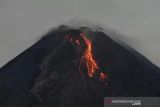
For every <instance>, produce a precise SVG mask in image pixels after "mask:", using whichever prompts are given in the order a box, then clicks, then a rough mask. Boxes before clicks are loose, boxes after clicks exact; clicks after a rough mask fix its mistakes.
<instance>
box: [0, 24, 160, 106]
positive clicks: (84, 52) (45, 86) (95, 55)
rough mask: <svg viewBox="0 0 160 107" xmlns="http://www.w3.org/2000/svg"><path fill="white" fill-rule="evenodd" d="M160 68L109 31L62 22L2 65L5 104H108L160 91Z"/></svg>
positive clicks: (0, 89) (0, 99) (0, 90)
mask: <svg viewBox="0 0 160 107" xmlns="http://www.w3.org/2000/svg"><path fill="white" fill-rule="evenodd" d="M159 81H160V69H159V68H158V67H157V66H156V65H154V64H153V63H152V62H150V61H149V60H148V59H147V58H145V57H144V56H142V55H141V54H139V53H138V52H137V51H135V50H134V49H132V48H130V47H129V46H127V45H126V46H124V45H121V44H120V43H118V42H117V41H114V40H113V39H111V38H110V37H109V36H108V35H107V34H106V33H104V32H103V31H98V30H97V31H93V30H91V29H90V28H87V27H80V28H73V27H68V26H60V27H58V28H56V29H54V30H51V31H50V32H48V33H47V34H46V35H45V36H43V37H42V38H41V39H40V40H39V41H38V42H37V43H35V44H34V45H33V46H31V47H30V48H28V49H27V50H26V51H24V52H23V53H21V54H20V55H18V56H17V57H16V58H14V59H13V60H11V61H10V62H8V63H7V64H6V65H5V66H3V67H2V68H1V69H0V106H1V107H103V106H104V97H160V84H159Z"/></svg>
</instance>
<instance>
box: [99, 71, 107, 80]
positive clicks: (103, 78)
mask: <svg viewBox="0 0 160 107" xmlns="http://www.w3.org/2000/svg"><path fill="white" fill-rule="evenodd" d="M99 78H100V80H101V81H105V80H106V79H107V75H106V74H104V73H103V72H101V73H100V77H99Z"/></svg>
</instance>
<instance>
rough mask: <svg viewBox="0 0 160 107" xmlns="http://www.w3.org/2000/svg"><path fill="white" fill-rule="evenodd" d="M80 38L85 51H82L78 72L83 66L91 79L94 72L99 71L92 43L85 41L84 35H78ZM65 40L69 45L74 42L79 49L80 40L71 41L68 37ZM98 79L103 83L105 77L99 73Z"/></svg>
mask: <svg viewBox="0 0 160 107" xmlns="http://www.w3.org/2000/svg"><path fill="white" fill-rule="evenodd" d="M80 36H81V38H82V39H83V41H84V43H85V45H86V49H85V50H84V52H83V54H82V57H81V61H80V65H79V71H80V72H82V70H81V67H82V65H83V64H85V65H86V67H87V73H88V76H89V77H93V76H94V75H95V74H96V72H98V71H99V67H98V64H97V62H96V60H95V59H94V56H93V50H92V42H91V40H89V39H87V37H86V36H85V34H84V33H80ZM66 39H67V40H69V41H70V42H71V43H73V41H74V42H75V43H76V45H78V46H79V47H80V48H81V41H80V39H76V40H73V38H71V37H70V36H69V35H67V36H66ZM99 78H100V80H101V81H104V80H106V79H107V75H106V74H104V73H102V72H100V74H99Z"/></svg>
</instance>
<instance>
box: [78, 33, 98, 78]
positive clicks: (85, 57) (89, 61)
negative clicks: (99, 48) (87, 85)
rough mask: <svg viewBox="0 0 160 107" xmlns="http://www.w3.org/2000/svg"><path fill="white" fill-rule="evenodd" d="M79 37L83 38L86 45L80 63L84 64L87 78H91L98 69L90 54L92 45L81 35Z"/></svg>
mask: <svg viewBox="0 0 160 107" xmlns="http://www.w3.org/2000/svg"><path fill="white" fill-rule="evenodd" d="M80 36H81V37H82V38H83V40H84V41H85V44H86V45H87V48H86V49H85V51H84V53H83V55H82V57H81V63H82V61H84V62H85V63H86V66H87V71H88V76H89V77H93V76H94V74H95V73H96V71H97V70H98V69H99V68H98V65H97V62H96V61H95V59H94V57H93V54H92V44H91V41H90V40H89V39H87V38H86V37H85V35H84V34H83V33H81V34H80ZM80 65H81V64H80Z"/></svg>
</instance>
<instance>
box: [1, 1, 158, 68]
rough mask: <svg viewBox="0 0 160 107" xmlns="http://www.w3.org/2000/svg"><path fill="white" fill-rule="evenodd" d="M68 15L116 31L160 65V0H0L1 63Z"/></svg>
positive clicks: (18, 52)
mask: <svg viewBox="0 0 160 107" xmlns="http://www.w3.org/2000/svg"><path fill="white" fill-rule="evenodd" d="M71 19H72V20H73V21H70V23H72V22H75V20H77V19H79V20H85V21H89V22H92V23H93V24H99V25H103V26H105V27H106V28H110V29H112V30H114V31H116V32H117V33H119V34H121V35H123V36H119V39H121V40H122V41H124V42H126V43H127V44H129V45H130V46H132V47H133V48H135V49H136V50H138V51H139V52H140V53H142V54H143V55H145V56H146V57H147V58H149V59H150V60H151V61H152V62H154V63H155V64H157V65H158V66H160V35H159V34H160V0H0V66H2V65H4V64H5V63H7V62H8V61H10V60H11V59H13V58H14V57H15V56H17V55H18V54H20V53H21V52H22V51H24V50H25V49H26V48H28V47H29V46H31V45H32V44H33V43H34V42H36V41H37V40H38V38H39V37H40V36H41V35H42V34H43V33H45V32H46V31H48V30H49V29H50V28H52V27H54V26H58V25H59V24H65V23H66V22H68V21H69V20H71Z"/></svg>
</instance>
